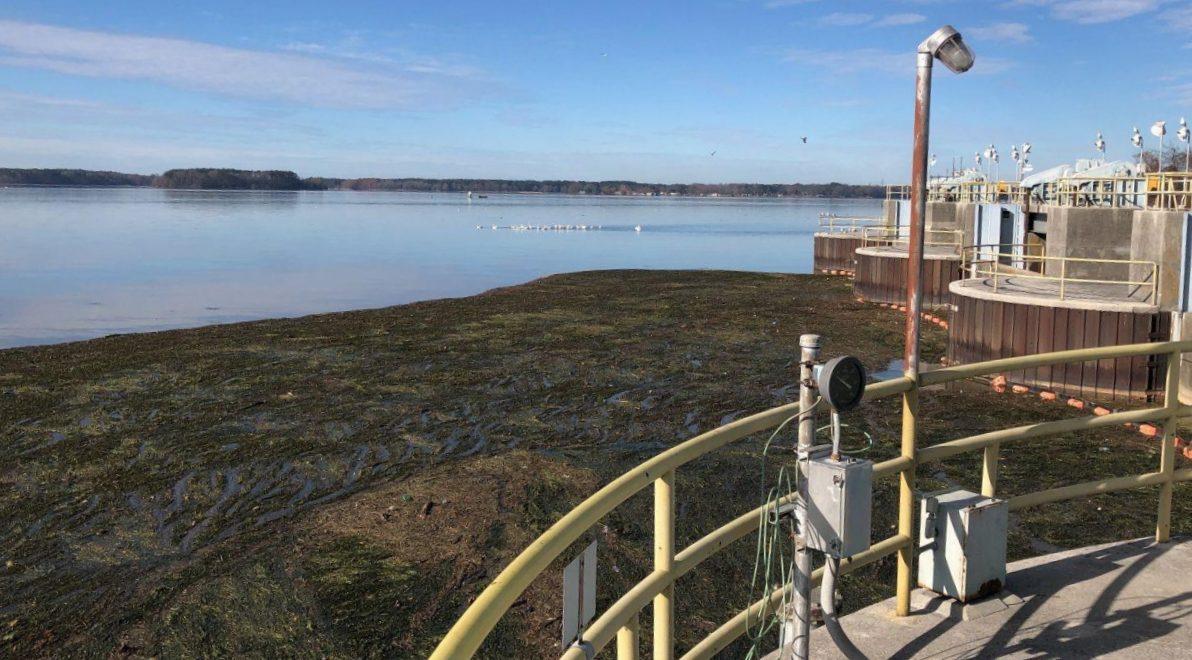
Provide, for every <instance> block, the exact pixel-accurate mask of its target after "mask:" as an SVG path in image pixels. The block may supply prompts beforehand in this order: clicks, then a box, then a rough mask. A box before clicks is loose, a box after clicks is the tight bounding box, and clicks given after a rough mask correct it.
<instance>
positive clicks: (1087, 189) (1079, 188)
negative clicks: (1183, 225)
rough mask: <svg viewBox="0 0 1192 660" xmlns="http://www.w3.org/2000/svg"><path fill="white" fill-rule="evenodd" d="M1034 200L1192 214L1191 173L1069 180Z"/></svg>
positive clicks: (1041, 190)
mask: <svg viewBox="0 0 1192 660" xmlns="http://www.w3.org/2000/svg"><path fill="white" fill-rule="evenodd" d="M1031 196H1032V197H1033V198H1034V199H1035V200H1037V201H1038V202H1040V203H1042V204H1050V205H1053V206H1070V207H1108V208H1129V209H1152V210H1159V211H1175V210H1185V211H1189V210H1192V172H1155V173H1153V174H1142V175H1138V176H1106V177H1083V176H1080V175H1076V176H1071V177H1066V178H1063V179H1059V180H1056V181H1052V182H1048V183H1044V184H1041V185H1039V186H1037V187H1036V188H1034V189H1033V190H1032V192H1031Z"/></svg>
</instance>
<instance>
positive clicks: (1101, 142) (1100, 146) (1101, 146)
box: [1093, 131, 1105, 156]
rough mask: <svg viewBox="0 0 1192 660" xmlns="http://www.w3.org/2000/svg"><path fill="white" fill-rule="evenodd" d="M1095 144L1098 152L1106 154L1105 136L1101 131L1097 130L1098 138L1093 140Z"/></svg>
mask: <svg viewBox="0 0 1192 660" xmlns="http://www.w3.org/2000/svg"><path fill="white" fill-rule="evenodd" d="M1093 146H1094V147H1096V148H1097V152H1098V153H1100V154H1101V155H1102V156H1104V155H1105V136H1104V135H1101V131H1097V139H1096V140H1095V141H1093Z"/></svg>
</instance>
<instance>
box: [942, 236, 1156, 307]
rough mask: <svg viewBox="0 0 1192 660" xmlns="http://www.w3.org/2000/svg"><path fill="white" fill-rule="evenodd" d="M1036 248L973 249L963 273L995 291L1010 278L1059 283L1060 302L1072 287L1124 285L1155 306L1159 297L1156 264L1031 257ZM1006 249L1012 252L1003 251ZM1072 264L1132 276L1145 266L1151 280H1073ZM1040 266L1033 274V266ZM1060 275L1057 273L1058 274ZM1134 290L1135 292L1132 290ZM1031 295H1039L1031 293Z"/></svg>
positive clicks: (964, 262) (963, 260)
mask: <svg viewBox="0 0 1192 660" xmlns="http://www.w3.org/2000/svg"><path fill="white" fill-rule="evenodd" d="M1035 247H1041V246H1030V245H1026V244H1023V243H999V244H996V245H995V244H992V243H990V244H987V245H970V246H967V247H965V248H964V249H963V250H962V251H961V255H960V259H961V265H960V267H961V270H962V272H963V273H965V276H966V278H967V279H981V278H990V279H992V280H993V290H994V291H995V292H996V291H997V290H998V284H999V282H1000V281H1002V280H1006V279H1008V278H1011V277H1013V278H1015V279H1020V280H1021V279H1027V280H1040V281H1046V282H1058V283H1059V285H1058V287H1057V290H1056V295H1057V296H1058V298H1059V299H1060V300H1066V296H1067V293H1068V285H1069V284H1094V285H1097V284H1101V285H1111V284H1112V285H1122V286H1124V287H1125V288H1126V289H1127V290H1128V293H1127V297H1128V298H1133V297H1134V295H1135V294H1136V293H1138V292H1139V291H1142V290H1149V293H1148V295H1146V296H1145V297H1143V298H1142V299H1141V300H1142V301H1144V302H1145V301H1150V302H1151V303H1154V302H1156V301H1157V300H1158V298H1157V296H1158V293H1159V264H1158V263H1156V262H1154V261H1143V260H1139V259H1092V258H1085V257H1049V256H1047V255H1046V254H1029V250H1030V249H1033V248H1035ZM1003 248H1009V250H1004V249H1003ZM1069 264H1109V265H1117V266H1123V267H1125V268H1126V269H1127V271H1128V272H1133V271H1134V270H1135V269H1134V266H1142V267H1143V270H1144V271H1148V270H1149V273H1150V275H1149V277H1145V278H1144V279H1142V280H1132V279H1130V275H1127V276H1126V278H1124V279H1107V278H1091V277H1071V276H1069V275H1068V267H1069ZM1036 265H1037V266H1038V270H1033V269H1032V268H1031V266H1036ZM1057 270H1058V271H1059V272H1058V273H1057V272H1056V271H1057ZM1131 288H1133V289H1132V290H1131ZM1032 293H1039V292H1038V291H1032Z"/></svg>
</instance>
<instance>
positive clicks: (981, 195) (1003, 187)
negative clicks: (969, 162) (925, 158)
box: [927, 181, 1028, 205]
mask: <svg viewBox="0 0 1192 660" xmlns="http://www.w3.org/2000/svg"><path fill="white" fill-rule="evenodd" d="M1027 192H1028V191H1027V189H1026V188H1023V187H1022V184H1020V183H1018V182H1017V181H960V182H953V183H944V182H936V183H934V184H932V185H929V186H928V187H927V201H929V202H958V203H967V204H993V203H997V202H1004V203H1009V204H1019V205H1021V204H1024V203H1026V197H1027Z"/></svg>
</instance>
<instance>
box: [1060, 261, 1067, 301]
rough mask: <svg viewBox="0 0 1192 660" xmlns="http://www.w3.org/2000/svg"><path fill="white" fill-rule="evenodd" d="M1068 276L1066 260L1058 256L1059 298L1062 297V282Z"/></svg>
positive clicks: (1061, 298)
mask: <svg viewBox="0 0 1192 660" xmlns="http://www.w3.org/2000/svg"><path fill="white" fill-rule="evenodd" d="M1067 277H1068V260H1067V259H1064V258H1063V257H1061V258H1060V300H1063V299H1064V283H1065V281H1066V280H1067Z"/></svg>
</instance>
